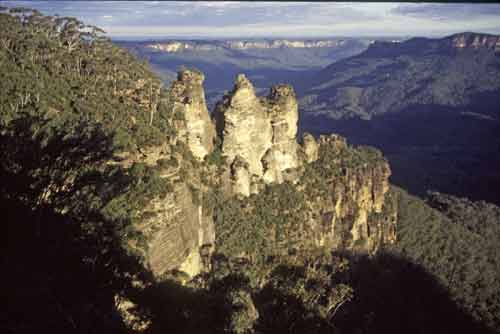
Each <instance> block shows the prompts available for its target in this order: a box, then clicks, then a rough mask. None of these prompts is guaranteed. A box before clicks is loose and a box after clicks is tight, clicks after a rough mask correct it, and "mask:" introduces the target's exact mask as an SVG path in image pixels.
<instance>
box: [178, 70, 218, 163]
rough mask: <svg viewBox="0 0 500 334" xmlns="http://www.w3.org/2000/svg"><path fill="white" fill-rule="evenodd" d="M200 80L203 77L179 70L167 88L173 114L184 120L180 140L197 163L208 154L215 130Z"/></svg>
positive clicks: (193, 72) (196, 73) (199, 74)
mask: <svg viewBox="0 0 500 334" xmlns="http://www.w3.org/2000/svg"><path fill="white" fill-rule="evenodd" d="M204 80H205V76H204V75H203V74H202V73H200V72H198V71H191V70H183V71H181V72H179V75H178V78H177V81H175V82H173V84H172V87H171V89H170V99H171V103H172V104H173V109H174V115H175V114H176V113H180V115H182V116H183V118H184V120H185V124H184V129H182V130H185V132H184V133H183V135H181V139H183V140H185V141H186V143H187V145H188V146H189V149H190V150H191V152H192V153H193V155H194V156H195V157H196V158H197V159H199V160H203V158H205V156H206V155H207V154H209V153H210V152H211V151H212V149H213V141H214V138H215V127H214V125H213V123H212V121H211V120H210V116H209V114H208V109H207V105H206V102H205V91H204V90H203V81H204Z"/></svg>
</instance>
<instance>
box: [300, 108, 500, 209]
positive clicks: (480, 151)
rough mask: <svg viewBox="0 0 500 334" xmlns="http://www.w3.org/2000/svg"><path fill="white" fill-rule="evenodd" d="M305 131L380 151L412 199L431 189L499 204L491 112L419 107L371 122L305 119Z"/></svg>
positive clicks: (498, 154)
mask: <svg viewBox="0 0 500 334" xmlns="http://www.w3.org/2000/svg"><path fill="white" fill-rule="evenodd" d="M300 128H301V131H307V132H310V133H312V134H314V135H320V134H328V133H337V134H339V135H342V136H344V137H346V138H347V140H348V143H350V144H353V145H370V146H374V147H376V148H378V149H380V150H381V151H382V152H383V153H384V156H386V157H387V159H388V160H389V163H390V165H391V170H392V176H391V182H392V183H393V184H395V185H397V186H399V187H401V188H403V189H405V190H407V191H408V192H410V193H411V194H413V195H417V196H420V197H423V196H425V194H426V193H427V191H429V190H432V191H438V192H441V193H446V194H451V195H455V196H458V197H467V198H469V199H471V200H474V201H478V200H485V201H487V202H491V203H495V204H500V197H499V193H498V191H497V189H498V188H500V174H499V173H498V170H499V168H500V140H499V137H498V133H499V131H500V120H498V119H494V118H492V117H490V116H488V115H486V114H473V113H465V112H461V111H460V110H451V109H450V108H444V107H436V106H418V107H415V108H414V109H412V110H407V111H404V112H400V113H397V114H389V115H382V116H377V117H374V118H373V119H372V120H370V121H364V120H333V119H329V118H328V117H302V119H301V124H300Z"/></svg>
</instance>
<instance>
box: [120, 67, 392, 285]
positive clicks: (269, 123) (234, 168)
mask: <svg viewBox="0 0 500 334" xmlns="http://www.w3.org/2000/svg"><path fill="white" fill-rule="evenodd" d="M202 82H203V75H201V74H200V73H197V72H193V71H184V72H181V73H180V74H179V79H178V81H176V82H175V83H174V84H173V86H172V90H171V99H172V100H173V103H174V104H173V107H174V111H175V112H178V113H181V115H180V116H182V117H181V119H184V120H180V121H179V122H178V125H177V127H178V129H177V130H178V134H179V135H178V137H177V138H171V140H170V143H168V144H166V145H165V147H163V148H156V149H151V150H150V151H147V152H142V157H141V158H140V160H141V161H142V162H144V163H146V164H149V165H155V164H157V162H158V161H160V160H162V159H170V160H175V161H176V163H167V164H166V166H165V167H164V168H163V172H162V173H161V177H163V178H164V179H166V180H168V184H169V185H170V187H171V191H169V193H168V195H167V196H166V197H164V198H156V199H154V200H153V201H151V202H150V204H149V205H148V206H147V207H146V208H144V212H143V216H144V217H147V218H145V219H142V220H140V223H139V224H137V225H136V229H137V230H138V231H140V233H142V235H143V236H144V241H145V242H144V245H142V246H140V245H131V246H132V247H135V248H137V249H139V250H140V252H141V253H142V255H143V257H144V259H145V261H146V263H147V265H148V267H149V268H150V269H151V270H152V272H153V273H154V274H155V275H156V276H158V277H160V276H162V275H163V274H164V273H167V272H169V271H171V270H174V269H175V270H181V271H183V272H185V273H187V274H188V275H189V276H191V277H192V276H195V275H197V274H199V273H200V272H202V271H204V270H208V269H209V263H210V261H209V258H210V255H211V253H212V252H213V251H214V246H215V245H216V239H217V235H216V234H217V233H220V234H224V233H225V234H227V230H224V231H219V232H217V226H216V225H215V224H214V221H213V215H214V210H215V207H217V206H220V207H224V206H225V204H224V203H221V202H217V199H216V198H215V197H214V196H213V192H214V191H215V192H221V193H222V195H223V198H225V199H226V200H231V199H232V198H233V199H238V200H239V201H242V202H245V203H246V204H245V205H243V206H238V207H240V209H239V210H238V212H237V213H236V216H240V215H241V216H240V217H241V218H238V219H241V221H239V220H238V222H237V223H238V224H245V223H246V222H245V219H246V218H245V214H246V213H245V212H247V213H248V212H252V210H260V209H259V205H256V206H255V208H253V209H251V208H252V206H253V205H254V203H255V199H256V198H259V197H260V196H262V193H263V192H264V189H266V190H265V192H267V193H268V194H267V195H266V196H269V188H268V187H271V188H272V187H273V185H274V186H277V185H279V184H283V183H285V184H284V186H285V188H286V187H289V188H288V189H290V191H292V192H293V193H294V194H295V195H293V196H295V198H302V199H303V202H302V203H301V204H300V205H301V206H302V207H303V210H302V209H301V210H302V211H303V212H301V213H300V214H301V215H302V216H301V217H299V218H300V219H299V224H300V227H297V226H295V227H293V230H294V231H291V232H290V231H288V232H286V233H288V234H289V235H290V240H292V239H294V238H295V239H294V242H296V243H297V244H298V245H302V246H301V247H308V248H309V247H326V248H330V249H347V250H353V251H357V252H365V253H373V252H375V251H376V250H377V249H378V247H380V245H382V244H385V243H392V242H394V241H395V224H396V220H397V212H396V210H395V207H394V206H393V205H392V204H391V203H392V202H391V200H390V198H389V197H388V195H387V193H388V189H389V184H388V178H389V175H390V169H389V166H388V164H387V162H386V161H385V159H384V158H383V157H382V156H381V154H380V152H378V151H376V150H373V149H365V150H363V149H354V148H352V147H350V146H348V145H347V144H346V142H345V139H344V138H342V137H340V136H336V135H331V136H327V137H321V138H320V139H319V141H316V139H315V138H314V137H312V136H311V135H308V134H305V135H304V138H303V141H302V144H301V145H299V144H298V143H297V141H296V134H297V122H298V108H297V101H296V98H295V94H294V91H293V89H292V88H291V87H290V86H287V85H278V86H275V87H273V88H271V90H270V93H269V95H268V96H266V97H257V96H256V94H255V90H254V88H253V86H252V84H251V83H250V81H248V79H247V78H246V77H245V76H244V75H240V76H238V78H237V80H236V84H235V87H234V89H233V91H232V92H231V93H229V94H227V95H226V96H225V97H224V98H223V100H222V101H221V102H219V103H218V104H217V106H216V109H215V111H214V117H215V120H216V127H217V133H218V136H219V137H220V138H219V142H220V143H221V144H220V145H221V146H220V147H217V148H214V147H213V145H212V143H213V141H214V136H215V130H214V127H213V125H212V122H211V120H210V118H209V115H208V112H207V109H206V106H205V105H204V103H205V101H204V95H203V90H202V87H201V85H202ZM214 149H216V150H218V152H219V153H217V152H214V154H220V155H221V156H222V157H223V158H224V159H222V160H220V164H219V165H210V164H209V162H208V161H209V160H210V159H213V155H211V156H210V157H208V158H207V155H208V154H209V153H210V152H212V151H213V150H214ZM185 150H189V151H190V152H191V153H192V154H193V155H194V157H195V158H197V160H199V161H201V160H204V159H205V158H207V159H206V162H203V163H200V162H196V161H191V160H190V159H189V158H188V157H187V156H188V155H189V154H188V153H189V152H186V151H185ZM136 160H138V157H127V158H124V159H122V161H121V162H120V163H121V164H123V165H124V166H130V162H131V161H136ZM203 179H204V181H202V180H203ZM193 189H194V190H193ZM272 191H273V190H271V193H272ZM235 194H238V195H243V196H235ZM273 196H274V195H272V196H271V198H272V200H278V199H276V198H274V197H273ZM276 196H282V195H276ZM293 196H292V197H293ZM213 201H215V202H216V203H215V207H214V205H213V204H211V205H210V204H206V203H208V202H213ZM279 203H280V204H279V205H282V206H283V207H282V208H273V210H278V211H279V212H278V215H281V214H286V212H287V211H289V210H291V211H293V210H295V209H294V207H295V206H296V205H298V203H295V202H293V203H292V202H289V201H288V200H287V199H286V198H282V199H279ZM245 206H246V207H247V208H246V209H242V208H243V207H245ZM240 211H241V212H240ZM144 213H146V214H145V215H144ZM255 214H256V212H253V213H251V215H255ZM260 214H263V213H259V215H260ZM229 217H230V215H228V216H226V218H223V219H234V217H235V216H234V215H233V216H232V218H229ZM278 219H279V218H278ZM283 226H286V224H285V225H283ZM225 228H226V229H227V226H226V227H225ZM266 233H267V232H266ZM269 233H271V234H270V235H269V236H268V237H266V238H270V239H271V240H272V239H273V238H274V237H273V236H272V232H269ZM292 235H294V236H292ZM238 238H246V236H245V235H241V236H238ZM233 255H234V254H233Z"/></svg>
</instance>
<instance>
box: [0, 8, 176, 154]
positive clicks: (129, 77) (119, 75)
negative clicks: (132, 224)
mask: <svg viewBox="0 0 500 334" xmlns="http://www.w3.org/2000/svg"><path fill="white" fill-rule="evenodd" d="M0 27H1V29H0V40H1V41H2V43H3V44H2V45H3V47H2V48H1V49H0V72H1V73H2V75H3V77H2V80H1V81H0V90H1V91H2V92H3V94H2V95H1V96H0V116H1V117H0V119H1V124H6V123H8V122H10V121H11V120H13V119H15V118H17V117H19V116H20V115H21V114H22V113H23V112H25V111H30V110H31V111H34V112H36V113H40V114H41V115H45V116H47V117H50V118H51V120H52V121H53V122H64V120H68V119H73V120H74V121H75V120H79V121H82V122H97V123H99V124H100V125H101V127H102V130H103V131H104V132H105V133H106V134H109V135H111V136H114V141H113V145H114V148H115V149H119V150H127V149H131V148H134V147H136V146H149V145H156V144H158V143H159V142H160V141H161V140H162V137H163V135H164V133H166V132H167V133H168V132H170V133H171V132H172V130H173V127H172V126H171V125H170V122H171V108H170V106H169V105H167V104H165V103H162V99H160V96H161V95H162V93H161V89H160V87H161V82H160V80H159V79H158V78H156V77H155V76H154V75H153V74H152V72H151V71H150V70H149V69H148V68H147V67H146V66H144V65H143V64H141V63H139V62H137V61H135V59H134V58H133V57H132V55H130V54H129V53H128V52H127V51H125V50H123V49H121V48H118V47H116V46H114V45H113V44H112V43H110V42H109V41H108V40H107V39H105V38H103V37H102V35H101V32H100V30H99V29H98V28H95V27H92V26H87V25H84V24H83V23H81V22H79V21H78V20H76V19H73V18H56V17H50V16H42V15H40V14H37V13H34V14H32V13H31V11H28V12H23V14H21V15H18V14H16V15H13V14H3V13H0Z"/></svg>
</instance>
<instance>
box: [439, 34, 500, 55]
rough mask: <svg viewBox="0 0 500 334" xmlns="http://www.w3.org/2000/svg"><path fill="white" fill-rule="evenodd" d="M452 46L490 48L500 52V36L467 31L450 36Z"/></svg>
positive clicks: (458, 47)
mask: <svg viewBox="0 0 500 334" xmlns="http://www.w3.org/2000/svg"><path fill="white" fill-rule="evenodd" d="M449 40H450V42H451V46H452V47H453V48H456V49H480V48H485V49H490V50H495V52H500V36H496V35H489V34H477V33H472V32H465V33H461V34H456V35H452V36H450V37H449Z"/></svg>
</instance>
